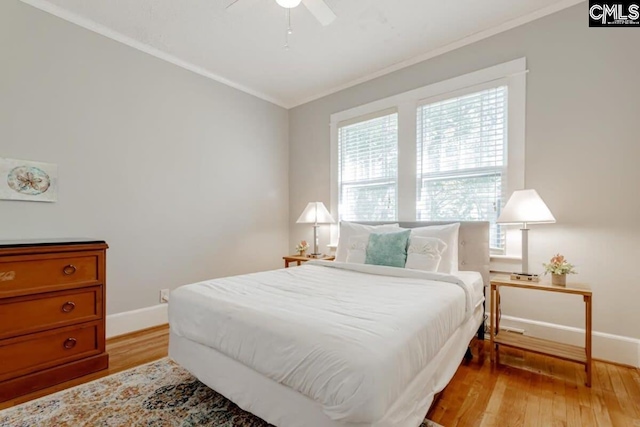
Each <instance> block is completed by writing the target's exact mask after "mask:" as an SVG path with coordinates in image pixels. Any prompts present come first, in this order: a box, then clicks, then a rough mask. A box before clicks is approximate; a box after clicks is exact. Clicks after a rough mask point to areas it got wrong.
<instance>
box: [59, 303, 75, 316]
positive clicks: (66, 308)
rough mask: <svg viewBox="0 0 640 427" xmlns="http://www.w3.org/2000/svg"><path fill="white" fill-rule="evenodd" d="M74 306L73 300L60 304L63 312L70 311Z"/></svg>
mask: <svg viewBox="0 0 640 427" xmlns="http://www.w3.org/2000/svg"><path fill="white" fill-rule="evenodd" d="M74 308H76V303H75V302H73V301H67V302H65V303H64V304H62V311H63V312H65V313H71V312H72V311H73V309H74Z"/></svg>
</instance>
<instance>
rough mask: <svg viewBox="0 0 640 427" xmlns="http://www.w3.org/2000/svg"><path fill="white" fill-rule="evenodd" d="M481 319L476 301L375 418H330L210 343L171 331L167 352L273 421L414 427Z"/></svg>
mask: <svg viewBox="0 0 640 427" xmlns="http://www.w3.org/2000/svg"><path fill="white" fill-rule="evenodd" d="M483 319H484V309H483V306H482V305H481V304H480V305H479V306H477V307H476V309H475V310H474V313H473V315H472V316H471V317H470V318H469V319H468V320H467V321H466V322H465V323H464V324H463V325H461V326H460V327H459V328H458V329H457V330H456V331H455V332H454V333H453V334H452V335H451V337H450V338H449V339H448V340H447V341H446V343H445V344H444V346H442V348H441V349H440V350H439V351H438V353H437V354H436V355H435V357H434V358H433V359H432V360H431V362H429V364H428V365H427V366H426V367H425V368H424V369H423V370H422V371H421V372H420V373H419V374H418V375H416V377H415V378H414V379H413V381H411V383H410V384H409V386H408V387H407V388H406V389H405V390H404V392H403V393H402V394H401V395H400V396H399V398H398V399H397V400H396V401H395V403H393V404H392V405H391V406H390V407H389V409H388V410H387V411H386V413H385V414H384V416H383V417H382V418H381V419H379V420H378V421H376V422H375V423H348V422H340V421H334V420H332V419H330V418H329V417H328V416H327V415H326V414H325V412H324V411H323V406H322V405H321V404H319V403H318V402H315V401H313V400H311V399H310V398H308V397H306V396H304V395H303V394H301V393H299V392H297V391H295V390H293V389H292V388H290V387H287V386H285V385H282V384H280V383H278V382H275V381H273V380H272V379H270V378H267V377H266V376H264V375H261V374H259V373H258V372H256V371H255V370H253V369H251V368H249V367H247V366H245V365H244V364H242V363H240V362H238V361H236V360H233V359H232V358H230V357H227V356H225V355H224V354H222V353H220V352H218V351H216V350H214V349H213V348H210V347H207V346H205V345H202V344H199V343H197V342H195V341H192V340H189V339H187V338H184V337H182V336H179V335H176V334H174V333H173V332H172V333H171V336H170V342H169V356H170V357H171V358H173V359H174V360H175V361H176V362H177V363H179V364H180V365H182V366H183V367H185V368H186V369H187V370H189V371H190V372H191V373H192V374H193V375H194V376H196V377H197V378H198V379H199V380H200V381H202V382H203V383H204V384H206V385H207V386H209V387H211V388H212V389H214V390H216V391H217V392H218V393H220V394H222V395H224V396H225V397H227V398H228V399H229V400H231V401H232V402H234V403H236V404H237V405H238V406H240V407H241V408H242V409H244V410H246V411H248V412H251V413H252V414H254V415H257V416H259V417H260V418H262V419H263V420H265V421H267V422H269V423H271V424H273V425H275V426H278V427H405V426H406V427H417V426H419V425H420V424H421V423H422V420H423V419H424V417H425V416H426V413H427V411H428V409H429V407H430V405H431V403H432V402H433V397H434V395H435V394H436V393H438V392H440V391H442V390H443V389H444V387H445V386H446V385H447V384H448V383H449V381H451V378H453V375H454V374H455V372H456V370H457V369H458V366H459V365H460V362H461V361H462V359H463V357H464V354H465V352H466V349H467V346H468V344H469V341H470V340H471V339H472V338H473V337H474V335H475V333H476V331H477V330H478V328H479V327H480V325H482V322H483Z"/></svg>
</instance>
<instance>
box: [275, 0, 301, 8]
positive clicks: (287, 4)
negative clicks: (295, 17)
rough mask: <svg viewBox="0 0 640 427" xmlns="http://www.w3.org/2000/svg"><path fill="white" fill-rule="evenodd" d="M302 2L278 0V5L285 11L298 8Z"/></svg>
mask: <svg viewBox="0 0 640 427" xmlns="http://www.w3.org/2000/svg"><path fill="white" fill-rule="evenodd" d="M301 1H302V0H276V3H278V4H279V5H280V6H282V7H284V8H285V9H292V8H294V7H296V6H298V5H299V4H300V2H301Z"/></svg>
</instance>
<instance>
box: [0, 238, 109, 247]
mask: <svg viewBox="0 0 640 427" xmlns="http://www.w3.org/2000/svg"><path fill="white" fill-rule="evenodd" d="M94 243H102V244H104V243H106V242H105V241H104V240H100V239H89V238H86V237H66V238H53V239H19V240H0V249H2V248H22V247H26V246H29V247H33V246H59V245H65V246H66V245H88V244H94Z"/></svg>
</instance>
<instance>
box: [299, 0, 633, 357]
mask: <svg viewBox="0 0 640 427" xmlns="http://www.w3.org/2000/svg"><path fill="white" fill-rule="evenodd" d="M639 45H640V31H633V30H629V29H626V28H621V29H613V28H593V29H590V28H589V27H588V22H587V9H586V6H584V4H580V5H578V6H575V7H572V8H569V9H566V10H563V11H561V12H558V13H556V14H553V15H550V16H547V17H545V18H542V19H539V20H537V21H534V22H532V23H529V24H527V25H524V26H521V27H518V28H515V29H513V30H510V31H508V32H505V33H501V34H498V35H496V36H493V37H491V38H488V39H485V40H483V41H480V42H477V43H474V44H472V45H469V46H466V47H463V48H461V49H458V50H455V51H452V52H449V53H447V54H445V55H442V56H438V57H436V58H433V59H431V60H428V61H425V62H422V63H419V64H417V65H414V66H411V67H408V68H405V69H402V70H399V71H396V72H394V73H392V74H389V75H386V76H383V77H380V78H378V79H375V80H372V81H369V82H366V83H363V84H361V85H358V86H355V87H352V88H349V89H346V90H343V91H341V92H338V93H336V94H333V95H330V96H327V97H325V98H322V99H319V100H317V101H314V102H311V103H308V104H305V105H302V106H299V107H297V108H295V109H293V110H291V111H290V118H289V121H290V122H289V126H290V180H289V186H290V213H289V217H290V227H291V233H290V242H289V245H290V247H293V245H294V244H295V242H296V241H298V240H300V239H301V238H309V236H310V233H311V230H310V229H309V228H308V227H306V228H305V227H304V226H302V225H296V224H295V219H296V218H297V216H298V215H299V213H300V212H301V211H302V209H303V208H304V206H305V204H306V203H307V202H308V201H311V200H319V201H323V202H325V203H327V204H328V203H329V201H330V192H331V191H330V185H329V183H330V175H329V173H330V167H329V165H330V163H329V162H330V152H329V150H330V137H329V116H330V115H331V114H332V113H336V112H340V111H344V110H346V109H349V108H353V107H356V106H358V105H362V104H365V103H368V102H371V101H374V100H377V99H381V98H385V97H388V96H391V95H395V94H398V93H402V92H405V91H407V90H411V89H415V88H419V87H422V86H426V85H428V84H432V83H435V82H439V81H442V80H446V79H448V78H451V77H455V76H458V75H462V74H466V73H469V72H472V71H475V70H479V69H482V68H486V67H489V66H492V65H495V64H499V63H503V62H506V61H509V60H512V59H516V58H520V57H526V58H527V65H528V69H529V70H530V72H529V74H528V77H527V114H526V168H525V180H526V186H527V187H529V188H535V189H537V190H538V192H539V193H540V195H541V196H542V197H543V198H544V200H545V201H546V202H547V204H548V205H549V207H550V209H551V211H552V212H553V213H554V215H555V216H556V218H557V220H558V222H557V224H555V225H545V226H536V227H534V228H532V230H531V232H530V266H531V267H532V268H534V269H537V270H538V272H541V270H542V267H541V263H542V262H545V261H547V260H548V258H550V257H551V255H552V254H554V253H556V252H562V253H563V254H565V255H566V256H567V258H568V259H569V260H570V261H572V262H573V263H575V264H576V265H577V270H578V271H579V273H580V274H579V275H578V276H574V277H571V278H570V279H569V280H580V281H584V282H588V283H590V284H591V286H592V288H593V290H594V328H595V330H596V331H599V332H602V333H608V334H614V335H620V336H623V337H630V338H632V340H631V343H632V344H633V343H636V344H634V345H636V348H635V351H636V354H635V356H634V355H633V354H632V355H631V359H630V361H629V360H627V359H625V361H626V362H627V363H630V364H640V360H639V358H638V357H639V356H638V353H637V352H638V349H637V341H634V340H637V339H638V338H640V326H639V325H640V310H638V295H640V270H638V269H636V268H635V267H636V264H637V262H638V259H639V258H640V246H639V242H640V222H639V221H638V218H640V197H639V196H638V183H639V182H640V168H638V166H637V162H638V159H639V158H640V143H638V137H637V131H636V130H635V126H636V122H637V120H638V117H640V104H639V102H638V100H639V99H640V84H638V81H637V78H638V75H640V57H639V56H638V55H635V54H632V52H635V51H637V48H638V46H639ZM327 231H328V230H325V232H324V233H323V237H322V242H323V243H324V244H326V243H328V239H329V237H328V232H327ZM497 267H503V268H507V269H512V268H513V266H511V265H506V266H504V265H502V266H499V265H498V266H497ZM503 313H504V314H505V315H507V316H514V317H518V318H524V319H534V320H538V321H544V322H550V323H553V324H563V325H568V326H573V327H583V311H582V301H581V300H580V299H579V298H575V297H574V298H570V297H567V296H558V295H548V294H542V293H541V294H536V293H532V292H527V291H514V292H508V291H505V292H504V298H503ZM600 350H603V349H600ZM600 350H599V351H600ZM599 354H601V355H602V354H604V353H603V352H602V351H600V353H599ZM633 357H635V360H633Z"/></svg>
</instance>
